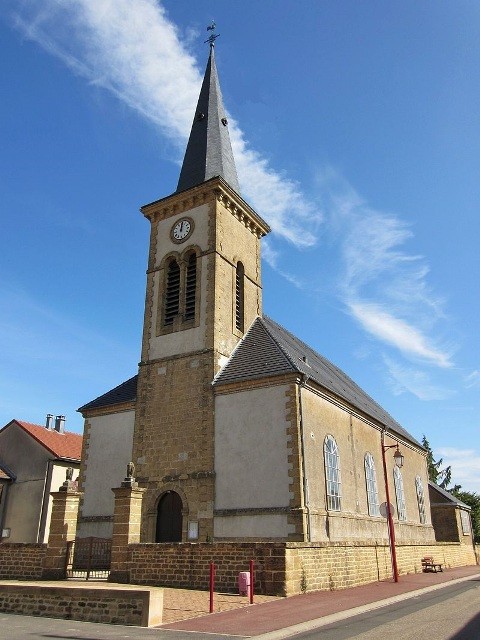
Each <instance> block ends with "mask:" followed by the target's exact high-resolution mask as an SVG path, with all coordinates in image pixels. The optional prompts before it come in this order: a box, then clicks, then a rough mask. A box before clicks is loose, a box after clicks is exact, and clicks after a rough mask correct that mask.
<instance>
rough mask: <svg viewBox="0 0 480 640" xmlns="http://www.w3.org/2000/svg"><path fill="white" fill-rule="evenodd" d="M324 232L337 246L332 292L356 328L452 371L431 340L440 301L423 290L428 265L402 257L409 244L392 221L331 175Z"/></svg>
mask: <svg viewBox="0 0 480 640" xmlns="http://www.w3.org/2000/svg"><path fill="white" fill-rule="evenodd" d="M318 184H319V188H320V190H321V193H322V198H323V200H324V201H326V202H327V206H326V210H327V214H328V223H329V228H330V230H331V232H332V235H333V237H334V241H335V242H337V243H338V245H339V254H340V266H339V271H340V277H339V281H338V288H339V291H340V296H341V297H342V299H343V302H344V304H345V306H346V308H347V310H348V312H349V313H350V314H351V315H352V316H353V317H354V318H355V320H356V321H357V322H358V323H359V324H360V325H361V327H362V328H363V329H364V330H365V331H367V332H368V333H369V334H370V335H372V336H374V337H375V338H376V339H377V340H380V341H381V342H383V343H384V344H387V345H389V346H392V347H394V348H395V349H397V350H398V351H399V352H400V353H401V354H402V355H403V356H405V357H407V358H409V359H411V358H414V359H416V360H418V359H421V360H423V361H424V362H425V363H427V364H429V365H434V366H437V367H442V368H444V367H450V366H452V362H451V354H450V350H448V349H446V348H445V347H442V346H439V345H438V344H436V341H435V340H434V339H433V337H431V334H432V330H433V328H434V325H435V322H436V321H437V320H438V319H440V318H441V317H443V311H442V300H440V299H439V298H438V297H436V296H435V295H433V293H432V292H431V291H430V289H429V287H428V284H427V280H426V277H427V274H428V271H429V269H428V265H426V264H425V261H424V259H423V258H422V257H421V256H418V255H412V254H409V253H407V252H406V251H405V249H404V245H405V243H406V242H407V241H408V240H410V239H411V238H412V232H411V230H410V229H409V227H408V225H407V224H406V223H405V222H404V221H403V220H402V219H401V218H399V217H398V216H395V215H393V214H391V213H387V212H383V211H377V210H374V209H372V208H371V207H369V206H368V205H367V204H366V203H365V202H364V201H363V200H362V198H361V197H360V196H359V195H358V194H357V193H356V192H355V190H354V189H353V188H352V187H351V186H350V185H349V184H348V183H347V182H346V181H345V180H344V179H343V178H342V177H341V176H339V175H338V173H336V172H335V171H334V170H333V169H331V168H329V169H328V170H326V171H324V172H321V173H320V175H319V181H318Z"/></svg>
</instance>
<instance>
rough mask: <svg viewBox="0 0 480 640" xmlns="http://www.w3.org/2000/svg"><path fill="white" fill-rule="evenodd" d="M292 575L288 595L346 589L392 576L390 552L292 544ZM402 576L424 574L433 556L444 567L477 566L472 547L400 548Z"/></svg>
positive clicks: (365, 547)
mask: <svg viewBox="0 0 480 640" xmlns="http://www.w3.org/2000/svg"><path fill="white" fill-rule="evenodd" d="M286 546H287V549H286V554H287V558H288V560H287V565H288V568H289V570H288V574H287V575H286V576H285V593H284V595H289V596H290V595H294V594H297V593H300V592H301V591H326V590H332V591H333V590H336V589H346V588H348V587H354V586H358V585H361V584H368V583H371V582H376V581H378V580H385V579H387V578H390V577H391V576H392V561H391V556H390V548H389V546H386V545H375V544H365V543H357V544H355V543H352V544H349V545H344V544H339V543H337V544H335V543H333V544H332V543H330V544H328V545H320V544H319V545H315V544H304V543H288V544H287V545H286ZM396 551H397V564H398V570H399V573H400V575H401V574H407V573H421V572H422V566H421V559H422V558H423V557H424V556H433V557H434V558H435V561H436V562H440V563H442V564H443V565H444V567H447V568H448V567H461V566H467V565H474V564H475V555H474V553H473V548H472V547H471V546H470V545H462V544H455V543H436V544H433V545H420V544H418V545H405V544H399V545H396Z"/></svg>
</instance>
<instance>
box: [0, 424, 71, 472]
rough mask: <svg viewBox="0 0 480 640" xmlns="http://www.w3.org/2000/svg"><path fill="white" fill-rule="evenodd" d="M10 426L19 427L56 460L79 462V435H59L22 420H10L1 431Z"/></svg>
mask: <svg viewBox="0 0 480 640" xmlns="http://www.w3.org/2000/svg"><path fill="white" fill-rule="evenodd" d="M12 424H16V425H18V426H19V427H21V428H22V429H23V430H24V431H26V432H27V433H28V434H29V435H31V436H32V438H33V439H34V440H36V441H37V442H39V443H40V444H41V445H43V446H44V447H45V449H47V450H48V451H50V453H51V454H53V455H54V456H55V457H56V458H67V459H69V460H78V461H79V462H80V458H81V457H82V440H83V437H82V435H81V434H79V433H72V432H71V431H64V432H63V433H59V432H58V431H55V430H54V429H47V428H46V427H43V426H41V425H39V424H32V423H31V422H24V421H23V420H12V421H11V422H9V423H8V424H7V425H6V426H5V427H3V429H2V431H4V430H5V429H8V428H9V427H10V426H11V425H12Z"/></svg>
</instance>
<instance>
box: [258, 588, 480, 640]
mask: <svg viewBox="0 0 480 640" xmlns="http://www.w3.org/2000/svg"><path fill="white" fill-rule="evenodd" d="M268 636H269V640H275V639H274V634H268ZM278 637H280V633H279V634H278ZM283 637H285V636H283ZM264 638H265V640H267V637H266V636H264ZM350 638H355V640H386V639H387V638H398V640H431V639H434V640H480V581H478V580H477V581H475V580H472V581H468V582H462V583H460V584H456V585H453V586H450V587H445V588H444V589H439V590H438V591H433V592H430V593H427V594H424V595H422V596H417V597H415V598H411V599H409V600H404V601H402V602H399V603H397V604H394V605H390V606H388V607H384V608H381V609H376V610H373V611H370V612H368V613H365V614H362V615H359V616H356V617H354V618H348V619H347V620H342V621H340V622H338V623H334V624H330V625H328V626H324V627H321V628H319V629H313V630H311V631H307V632H305V633H302V634H298V635H296V636H294V640H319V639H321V640H349V639H350ZM292 640H293V638H292Z"/></svg>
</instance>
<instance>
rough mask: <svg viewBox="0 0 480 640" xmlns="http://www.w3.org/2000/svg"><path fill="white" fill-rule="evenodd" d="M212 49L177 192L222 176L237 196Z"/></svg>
mask: <svg viewBox="0 0 480 640" xmlns="http://www.w3.org/2000/svg"><path fill="white" fill-rule="evenodd" d="M212 45H213V43H210V57H209V59H208V64H207V68H206V70H205V76H204V78H203V83H202V88H201V90H200V96H199V98H198V104H197V110H196V111H195V117H194V119H193V124H192V130H191V132H190V138H189V140H188V144H187V150H186V152H185V157H184V159H183V165H182V170H181V172H180V178H179V180H178V186H177V192H178V191H184V190H185V189H190V188H191V187H195V186H197V185H199V184H201V183H202V182H205V181H206V180H209V179H210V178H214V177H215V176H221V177H222V178H223V179H224V180H225V181H226V182H227V183H228V184H229V185H230V186H231V187H232V189H234V190H235V191H236V192H237V193H239V191H240V189H239V186H238V177H237V170H236V168H235V160H234V158H233V152H232V145H231V143H230V136H229V133H228V122H227V118H226V115H225V110H224V108H223V100H222V93H221V91H220V84H219V82H218V75H217V68H216V66H215V56H214V46H212Z"/></svg>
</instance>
